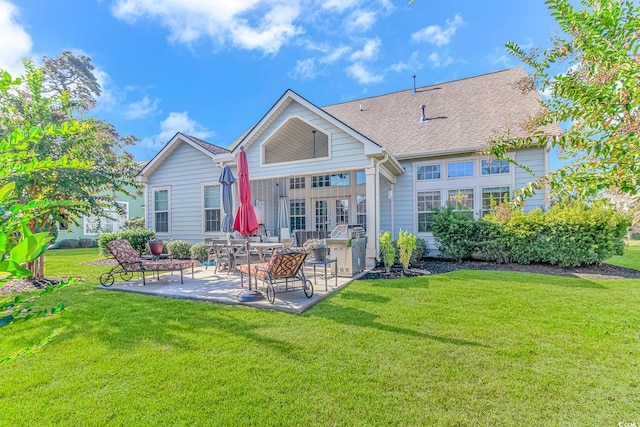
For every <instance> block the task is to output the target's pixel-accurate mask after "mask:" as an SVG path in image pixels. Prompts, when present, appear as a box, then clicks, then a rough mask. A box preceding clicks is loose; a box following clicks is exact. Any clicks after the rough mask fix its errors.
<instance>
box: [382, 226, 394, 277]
mask: <svg viewBox="0 0 640 427" xmlns="http://www.w3.org/2000/svg"><path fill="white" fill-rule="evenodd" d="M380 255H381V257H382V262H383V263H384V267H385V268H386V269H387V273H389V272H390V271H391V266H392V265H393V264H394V262H395V260H396V248H395V246H394V244H393V241H392V240H391V232H390V231H385V232H384V233H382V234H381V235H380Z"/></svg>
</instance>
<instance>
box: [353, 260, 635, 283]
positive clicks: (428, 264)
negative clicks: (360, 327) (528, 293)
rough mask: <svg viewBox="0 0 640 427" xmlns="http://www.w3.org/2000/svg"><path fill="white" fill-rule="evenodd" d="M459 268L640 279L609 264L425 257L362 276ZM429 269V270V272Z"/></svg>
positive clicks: (371, 276)
mask: <svg viewBox="0 0 640 427" xmlns="http://www.w3.org/2000/svg"><path fill="white" fill-rule="evenodd" d="M456 270H492V271H510V272H521V273H536V274H549V275H552V276H567V277H580V278H583V279H639V278H640V271H638V270H632V269H629V268H625V267H618V266H615V265H609V264H604V263H603V264H600V265H590V266H585V267H558V266H554V265H549V264H529V265H521V264H498V263H495V262H488V261H476V260H472V261H461V262H456V261H446V260H441V259H437V258H426V259H424V260H422V261H421V262H420V263H418V264H412V265H411V266H410V271H409V273H408V274H407V273H403V271H402V267H399V266H394V267H393V268H392V270H391V273H386V270H385V268H384V266H380V267H377V268H375V269H374V270H372V271H370V272H368V273H367V274H365V275H364V276H363V277H362V279H363V280H372V279H373V280H375V279H391V278H401V277H416V276H421V275H424V274H443V273H449V272H452V271H456ZM427 272H428V273H427Z"/></svg>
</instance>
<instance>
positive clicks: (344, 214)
mask: <svg viewBox="0 0 640 427" xmlns="http://www.w3.org/2000/svg"><path fill="white" fill-rule="evenodd" d="M338 224H349V199H339V200H336V225H338Z"/></svg>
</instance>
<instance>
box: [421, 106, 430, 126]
mask: <svg viewBox="0 0 640 427" xmlns="http://www.w3.org/2000/svg"><path fill="white" fill-rule="evenodd" d="M425 107H426V105H424V104H422V105H421V106H420V109H421V110H422V117H421V118H420V121H421V122H426V121H427V120H429V119H427V116H426V115H425V114H424V109H425Z"/></svg>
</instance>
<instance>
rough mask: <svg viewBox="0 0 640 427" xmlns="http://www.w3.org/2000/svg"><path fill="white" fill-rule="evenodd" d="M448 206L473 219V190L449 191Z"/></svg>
mask: <svg viewBox="0 0 640 427" xmlns="http://www.w3.org/2000/svg"><path fill="white" fill-rule="evenodd" d="M449 204H450V205H451V206H453V209H454V210H456V211H460V212H465V213H466V214H468V215H469V217H470V218H472V219H473V189H472V188H469V189H462V190H449Z"/></svg>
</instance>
